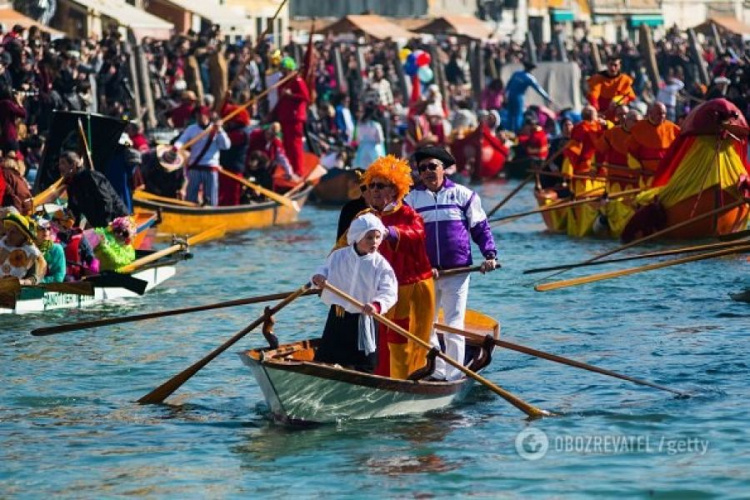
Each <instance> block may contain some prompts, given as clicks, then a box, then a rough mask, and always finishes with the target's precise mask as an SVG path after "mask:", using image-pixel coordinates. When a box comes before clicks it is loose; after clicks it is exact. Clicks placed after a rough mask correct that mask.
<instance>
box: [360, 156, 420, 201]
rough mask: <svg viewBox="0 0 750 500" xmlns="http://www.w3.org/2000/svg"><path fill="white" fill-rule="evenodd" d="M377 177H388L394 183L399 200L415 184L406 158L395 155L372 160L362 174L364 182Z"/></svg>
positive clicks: (367, 182)
mask: <svg viewBox="0 0 750 500" xmlns="http://www.w3.org/2000/svg"><path fill="white" fill-rule="evenodd" d="M376 177H380V178H382V179H388V180H389V181H390V182H391V183H392V184H393V186H394V187H395V188H396V199H397V200H399V201H401V200H402V199H404V196H406V195H407V193H409V188H410V187H411V185H412V184H413V181H412V178H411V167H410V166H409V164H408V163H407V162H406V160H403V159H401V158H397V157H395V156H393V155H388V156H383V157H381V158H378V159H377V160H375V161H374V162H372V164H371V165H370V166H369V167H367V170H366V171H365V174H364V175H363V176H362V182H363V184H365V185H367V184H369V183H370V182H372V180H373V179H375V178H376Z"/></svg>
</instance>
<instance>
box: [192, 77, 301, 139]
mask: <svg viewBox="0 0 750 500" xmlns="http://www.w3.org/2000/svg"><path fill="white" fill-rule="evenodd" d="M296 75H297V72H296V71H293V72H291V73H289V74H288V75H287V76H285V77H284V78H282V79H281V80H279V81H278V82H276V83H274V84H273V85H271V86H270V87H268V88H267V89H266V90H264V91H263V92H261V93H260V94H258V95H257V96H255V97H253V98H252V99H249V100H248V101H247V102H245V103H244V104H241V105H239V106H237V108H236V109H234V110H233V111H232V112H230V113H228V114H227V115H226V116H223V117H222V118H221V121H222V122H227V121H229V120H231V119H232V118H234V117H235V116H237V115H238V114H240V113H241V112H242V110H243V109H245V108H247V107H249V106H251V105H252V104H253V103H255V102H256V101H259V100H261V99H262V98H263V97H265V96H266V95H268V93H269V92H271V91H272V90H273V89H275V88H276V87H279V86H281V85H283V84H284V83H286V82H288V81H289V80H291V79H292V78H294V77H295V76H296ZM212 128H213V127H206V128H205V130H203V131H202V132H201V133H199V134H198V135H196V136H195V137H193V138H192V139H190V140H189V141H188V142H186V143H185V144H183V145H182V147H181V148H180V150H181V151H185V150H188V149H190V147H191V146H193V145H194V144H195V143H196V142H198V141H200V140H201V139H202V138H203V137H205V136H206V135H207V134H209V133H211V129H212Z"/></svg>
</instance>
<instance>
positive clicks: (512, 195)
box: [487, 174, 535, 217]
mask: <svg viewBox="0 0 750 500" xmlns="http://www.w3.org/2000/svg"><path fill="white" fill-rule="evenodd" d="M534 177H535V174H529V176H528V177H526V178H525V179H524V180H522V181H521V183H520V184H519V185H518V186H516V187H515V188H514V189H513V191H511V192H510V193H508V196H506V197H505V198H503V199H502V200H500V202H499V203H498V204H497V205H495V206H494V207H492V210H490V211H489V212H487V217H492V216H493V215H494V214H495V212H497V211H498V210H500V209H501V208H502V207H503V206H504V205H505V204H506V203H508V202H509V201H510V200H511V198H513V197H514V196H515V195H517V194H518V193H519V191H521V189H523V187H524V186H525V185H526V184H528V183H529V182H531V181H533V180H534Z"/></svg>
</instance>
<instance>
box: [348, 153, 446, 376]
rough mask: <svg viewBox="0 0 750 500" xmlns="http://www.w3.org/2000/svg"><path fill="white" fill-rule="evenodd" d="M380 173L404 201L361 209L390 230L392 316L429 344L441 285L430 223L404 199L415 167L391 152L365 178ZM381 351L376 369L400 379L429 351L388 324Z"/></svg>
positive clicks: (384, 248) (386, 249) (384, 249)
mask: <svg viewBox="0 0 750 500" xmlns="http://www.w3.org/2000/svg"><path fill="white" fill-rule="evenodd" d="M374 178H383V179H388V180H390V181H391V182H392V183H393V185H394V186H395V188H396V189H397V191H398V194H397V196H396V198H397V199H398V201H397V202H395V203H392V204H389V205H388V206H387V207H386V208H385V209H384V210H383V211H378V210H375V209H367V210H365V211H363V212H361V213H365V212H372V213H374V214H375V215H377V216H378V217H380V220H381V221H382V222H383V225H384V226H385V227H386V228H387V229H388V235H387V236H386V238H385V239H384V241H383V243H382V244H381V245H380V253H381V254H382V255H383V257H385V259H386V260H387V261H388V263H389V264H390V265H391V267H392V268H393V271H394V272H395V274H396V279H397V280H398V301H397V302H396V305H395V306H393V307H392V308H391V309H390V310H389V311H388V314H387V315H386V316H387V317H388V318H389V319H391V320H393V322H394V323H396V324H397V325H399V326H401V327H402V328H404V329H406V330H408V331H409V333H411V334H413V335H414V336H416V337H418V338H420V339H422V340H423V341H425V342H426V343H427V344H429V343H430V334H431V332H432V322H433V320H434V317H435V286H434V283H433V280H432V265H431V264H430V258H429V257H428V255H427V249H426V247H425V240H426V236H425V230H424V222H423V221H422V217H421V216H420V215H419V214H417V213H416V212H415V211H414V209H412V208H411V207H409V206H408V205H404V204H403V203H402V202H401V200H402V199H403V197H404V196H405V195H406V193H407V192H408V190H409V186H410V184H411V168H410V167H409V165H408V164H407V163H406V162H405V161H404V160H400V159H397V158H396V157H394V156H390V155H389V156H386V157H383V158H379V159H378V160H376V161H375V162H374V163H373V164H372V165H370V167H369V168H368V169H367V171H366V172H365V174H364V177H363V183H364V184H368V183H369V182H370V181H371V180H372V179H374ZM344 245H346V235H344V236H343V237H342V238H341V239H339V241H338V243H337V247H341V246H344ZM377 351H378V365H377V367H376V368H375V374H376V375H382V376H385V377H391V378H395V379H406V378H407V377H408V376H409V374H410V373H412V372H414V371H415V370H418V369H419V368H422V367H423V366H424V365H425V361H426V355H427V351H425V350H424V349H423V348H421V347H419V346H417V345H416V344H415V343H413V342H411V341H408V340H407V339H405V338H404V337H402V336H401V335H399V334H398V333H396V332H394V331H391V330H390V329H389V328H386V327H384V326H382V325H381V327H380V334H379V335H378V349H377Z"/></svg>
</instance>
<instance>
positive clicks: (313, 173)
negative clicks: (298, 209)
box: [284, 164, 328, 198]
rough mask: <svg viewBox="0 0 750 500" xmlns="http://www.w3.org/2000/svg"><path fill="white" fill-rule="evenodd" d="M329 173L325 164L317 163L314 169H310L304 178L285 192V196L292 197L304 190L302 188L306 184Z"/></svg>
mask: <svg viewBox="0 0 750 500" xmlns="http://www.w3.org/2000/svg"><path fill="white" fill-rule="evenodd" d="M327 173H328V170H326V169H325V167H324V166H323V165H320V164H318V165H315V168H313V169H312V170H310V171H309V172H308V173H307V175H306V176H305V178H304V179H302V180H301V181H300V182H299V183H298V184H297V185H296V186H294V187H293V188H292V189H290V190H289V191H287V192H286V193H284V197H285V198H291V197H292V196H294V195H295V194H297V193H298V192H300V191H302V189H303V188H304V187H305V186H308V185H311V184H312V183H314V182H315V181H317V180H318V179H320V178H321V177H323V176H324V175H326V174H327Z"/></svg>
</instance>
